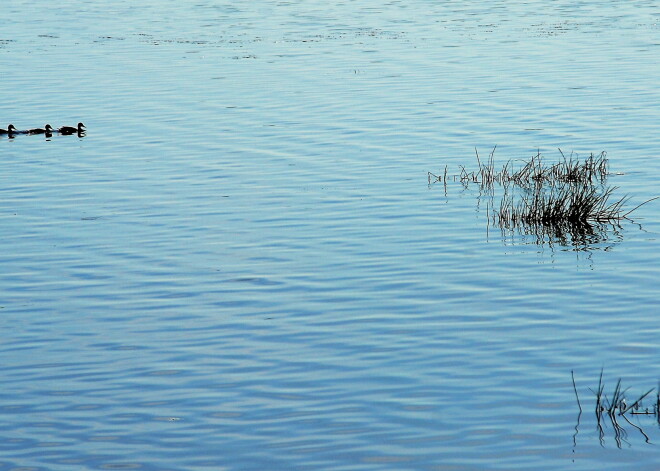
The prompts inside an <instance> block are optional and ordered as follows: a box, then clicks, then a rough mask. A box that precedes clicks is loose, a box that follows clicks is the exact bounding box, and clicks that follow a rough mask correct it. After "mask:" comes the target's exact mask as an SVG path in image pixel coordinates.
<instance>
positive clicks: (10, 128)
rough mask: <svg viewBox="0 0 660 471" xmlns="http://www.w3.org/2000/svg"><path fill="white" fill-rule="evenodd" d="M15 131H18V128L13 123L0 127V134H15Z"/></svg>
mask: <svg viewBox="0 0 660 471" xmlns="http://www.w3.org/2000/svg"><path fill="white" fill-rule="evenodd" d="M16 133H18V130H17V129H16V128H15V127H14V125H13V124H10V125H9V126H7V129H0V135H1V134H9V135H11V134H16Z"/></svg>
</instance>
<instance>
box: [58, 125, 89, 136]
mask: <svg viewBox="0 0 660 471" xmlns="http://www.w3.org/2000/svg"><path fill="white" fill-rule="evenodd" d="M57 132H59V133H60V134H82V133H84V132H85V125H84V124H83V123H78V127H77V128H74V127H72V126H62V127H61V128H59V129H58V130H57Z"/></svg>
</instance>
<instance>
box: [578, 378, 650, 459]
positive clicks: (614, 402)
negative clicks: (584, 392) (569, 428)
mask: <svg viewBox="0 0 660 471" xmlns="http://www.w3.org/2000/svg"><path fill="white" fill-rule="evenodd" d="M571 379H572V381H573V391H574V392H575V399H576V401H577V405H578V415H577V419H576V423H575V433H574V434H573V452H575V450H576V448H577V443H578V434H579V429H580V421H581V418H582V403H581V401H580V395H579V393H578V388H577V385H576V384H575V375H574V373H573V371H571ZM629 390H630V388H626V389H622V387H621V379H619V380H618V381H617V383H616V386H615V387H614V389H613V390H612V392H611V394H610V395H609V396H608V394H607V393H606V391H605V384H604V382H603V370H601V372H600V377H599V380H598V387H597V388H596V390H593V389H591V388H589V391H590V392H591V393H592V394H593V395H594V397H595V404H594V409H593V410H594V417H595V419H596V422H595V427H596V431H597V434H598V440H599V442H600V446H602V447H605V443H606V436H607V432H608V431H609V430H610V429H611V433H612V435H613V439H614V443H615V444H616V447H617V448H623V446H624V444H625V445H626V446H628V447H631V446H632V443H631V440H632V437H631V435H630V434H629V432H632V431H633V430H634V431H636V434H637V435H638V436H639V437H640V438H643V439H644V442H645V443H647V444H652V442H651V438H650V436H649V434H648V433H647V432H645V431H644V428H643V427H642V424H641V423H640V419H642V420H644V419H646V420H647V421H648V422H651V421H652V422H653V426H654V428H660V392H656V394H655V396H651V393H652V392H653V391H655V388H651V389H649V390H648V391H646V392H645V393H643V394H641V395H640V396H632V399H634V400H632V401H631V400H630V398H628V397H626V393H628V391H629ZM649 398H650V400H651V402H652V403H651V404H650V405H645V404H644V400H646V401H647V404H648V401H649ZM633 420H635V421H637V424H635V423H633ZM647 425H648V424H647ZM647 430H648V427H647ZM649 433H650V432H649Z"/></svg>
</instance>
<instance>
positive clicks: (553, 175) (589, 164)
mask: <svg viewBox="0 0 660 471" xmlns="http://www.w3.org/2000/svg"><path fill="white" fill-rule="evenodd" d="M559 152H560V154H561V159H559V161H558V162H554V163H548V162H547V161H546V159H545V158H544V157H543V156H542V155H541V154H540V152H538V153H537V154H535V155H533V156H532V157H531V158H530V159H529V160H526V161H522V162H517V161H516V162H514V161H511V160H509V161H508V162H506V163H505V164H504V165H502V166H501V167H496V165H495V160H494V154H495V149H493V151H492V152H491V153H490V155H489V156H488V158H487V159H485V160H482V159H481V158H480V156H479V153H478V152H476V157H477V165H478V168H477V169H476V170H468V169H466V168H465V167H464V166H462V165H461V166H459V167H460V172H459V173H458V174H453V175H449V174H448V168H447V167H446V166H445V168H444V172H443V173H442V175H436V174H433V173H431V172H428V181H429V184H432V183H438V182H441V183H443V184H444V185H445V189H446V185H447V183H450V182H459V183H461V184H462V185H463V187H465V188H468V187H469V186H471V185H477V186H478V187H479V190H480V192H481V193H484V192H485V193H487V194H490V195H491V200H490V201H489V202H488V204H487V206H486V210H487V213H488V224H489V225H491V224H492V225H493V226H497V227H499V228H500V229H501V230H502V231H503V232H507V231H509V232H511V231H516V232H518V233H520V234H522V235H534V236H535V237H536V238H537V243H543V242H549V243H552V242H553V241H559V242H560V243H562V244H566V243H568V242H569V240H570V242H571V243H572V244H573V245H582V244H585V243H589V242H594V241H598V240H599V239H603V237H602V236H604V235H605V232H606V231H607V226H609V227H610V228H613V229H615V231H616V229H617V228H618V227H619V222H620V221H621V220H623V219H628V216H629V215H630V214H631V213H632V212H633V211H635V210H636V209H638V208H639V207H640V206H642V205H644V204H646V203H648V202H650V201H653V200H655V199H657V197H655V198H651V199H649V200H647V201H644V202H643V203H641V204H639V205H637V206H635V207H633V208H632V209H629V208H626V204H627V203H628V200H629V198H628V197H627V196H623V197H615V196H614V192H615V191H616V190H617V188H616V187H608V186H606V181H607V177H608V175H610V173H609V161H608V159H607V155H606V153H605V152H601V153H600V154H596V155H595V154H591V155H590V156H589V157H587V158H586V159H584V160H580V159H579V158H578V157H577V156H576V155H574V154H573V153H571V154H570V155H569V156H566V155H565V154H564V153H563V152H562V151H561V149H560V150H559ZM496 187H497V188H499V189H501V198H500V200H499V203H496V202H495V200H494V195H495V188H496ZM503 235H504V234H503Z"/></svg>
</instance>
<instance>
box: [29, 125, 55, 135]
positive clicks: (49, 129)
mask: <svg viewBox="0 0 660 471" xmlns="http://www.w3.org/2000/svg"><path fill="white" fill-rule="evenodd" d="M52 132H53V127H52V126H51V125H50V124H47V125H46V126H44V129H42V128H35V129H29V130H28V134H51V133H52Z"/></svg>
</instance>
